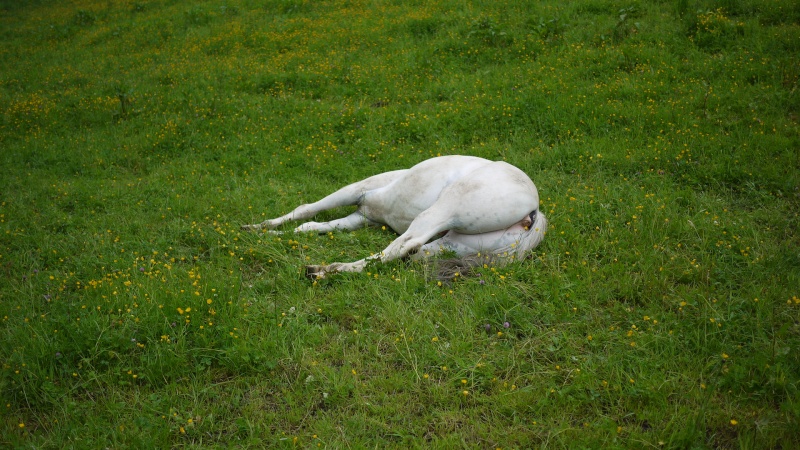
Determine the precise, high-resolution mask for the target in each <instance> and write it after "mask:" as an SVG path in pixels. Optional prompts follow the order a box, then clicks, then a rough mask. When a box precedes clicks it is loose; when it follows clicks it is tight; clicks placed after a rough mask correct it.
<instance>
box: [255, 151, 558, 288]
mask: <svg viewBox="0 0 800 450" xmlns="http://www.w3.org/2000/svg"><path fill="white" fill-rule="evenodd" d="M348 205H357V206H358V209H357V210H356V211H355V212H354V213H352V214H350V215H349V216H347V217H344V218H341V219H337V220H333V221H330V222H306V223H304V224H302V225H300V226H299V227H297V228H295V229H294V231H295V232H307V231H314V232H317V233H327V232H328V231H331V230H355V229H358V228H361V227H364V226H376V225H381V224H383V225H387V226H389V227H391V228H392V229H393V230H394V231H396V232H397V233H398V234H399V235H400V236H399V237H398V238H397V239H395V240H394V241H393V242H392V243H391V244H389V246H388V247H386V248H385V249H384V250H383V251H382V252H380V253H377V254H373V255H371V256H369V257H367V258H364V259H361V260H359V261H355V262H351V263H344V262H335V263H331V264H328V265H320V266H307V267H306V275H307V276H308V277H309V278H312V279H315V278H323V277H325V276H326V275H327V274H332V273H337V272H361V271H362V270H363V269H364V267H365V266H366V265H367V263H368V262H370V261H372V260H380V261H381V262H387V261H392V260H394V259H397V258H402V257H405V256H409V255H411V256H412V257H413V258H425V257H429V256H433V255H436V254H439V253H441V252H443V251H451V252H454V253H455V254H456V255H457V256H458V257H460V258H472V261H477V262H475V264H482V263H483V262H484V261H488V260H491V261H495V262H501V263H502V262H506V261H509V260H513V259H515V258H516V259H520V258H523V257H524V255H525V253H527V252H528V251H530V250H532V249H533V248H535V247H536V246H537V245H539V243H540V242H541V241H542V238H544V234H545V231H546V229H547V219H546V218H545V216H544V214H542V212H541V211H539V193H538V192H537V190H536V186H535V185H534V184H533V182H532V181H531V179H530V178H528V176H527V175H525V173H524V172H522V171H521V170H520V169H518V168H516V167H514V166H512V165H510V164H507V163H505V162H502V161H489V160H486V159H483V158H476V157H472V156H441V157H438V158H432V159H429V160H426V161H423V162H421V163H419V164H417V165H415V166H414V167H412V168H410V169H405V170H395V171H392V172H386V173H382V174H379V175H375V176H372V177H369V178H367V179H365V180H362V181H359V182H357V183H353V184H351V185H349V186H346V187H344V188H342V189H340V190H338V191H336V192H334V193H333V194H330V195H328V196H327V197H325V198H323V199H322V200H320V201H318V202H315V203H310V204H307V205H301V206H298V207H297V208H295V210H294V211H292V212H290V213H289V214H286V215H284V216H281V217H278V218H275V219H271V220H265V221H264V222H261V223H260V224H254V225H243V226H242V229H244V230H260V229H263V228H266V229H270V230H271V229H273V228H276V227H278V226H280V225H281V224H283V223H285V222H288V221H291V220H304V219H309V218H312V217H314V216H315V215H316V214H317V213H319V212H321V211H325V210H328V209H332V208H337V207H340V206H348ZM273 233H277V232H274V231H273ZM437 236H439V237H438V238H437V239H435V240H432V239H434V238H435V237H437Z"/></svg>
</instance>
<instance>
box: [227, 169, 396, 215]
mask: <svg viewBox="0 0 800 450" xmlns="http://www.w3.org/2000/svg"><path fill="white" fill-rule="evenodd" d="M403 172H405V170H396V171H393V172H386V173H382V174H379V175H375V176H372V177H369V178H367V179H366V180H361V181H359V182H357V183H353V184H351V185H348V186H345V187H343V188H342V189H339V190H338V191H336V192H334V193H333V194H330V195H328V196H326V197H325V198H323V199H322V200H319V201H317V202H314V203H309V204H306V205H300V206H298V207H297V208H295V209H294V210H293V211H292V212H290V213H289V214H286V215H283V216H280V217H277V218H275V219H268V220H265V221H263V222H261V223H259V224H254V225H242V229H243V230H260V229H262V228H267V229H273V228H276V227H278V226H280V225H282V224H283V223H285V222H289V221H292V220H303V219H310V218H312V217H314V216H315V215H317V214H318V213H320V212H322V211H327V210H329V209H333V208H338V207H340V206H349V205H357V204H359V202H360V201H361V198H362V197H363V196H364V193H366V192H367V191H371V190H373V189H378V188H380V187H383V186H386V185H387V184H389V183H391V182H392V181H394V180H395V179H397V178H398V177H399V176H401V175H402V173H403ZM348 223H349V222H348ZM356 228H358V227H356ZM346 229H351V228H346Z"/></svg>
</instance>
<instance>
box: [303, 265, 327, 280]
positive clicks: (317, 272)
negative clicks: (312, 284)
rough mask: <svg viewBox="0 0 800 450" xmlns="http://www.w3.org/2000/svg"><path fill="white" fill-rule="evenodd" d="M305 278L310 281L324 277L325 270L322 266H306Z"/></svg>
mask: <svg viewBox="0 0 800 450" xmlns="http://www.w3.org/2000/svg"><path fill="white" fill-rule="evenodd" d="M306 278H308V279H309V280H311V281H316V280H319V279H321V278H325V270H324V269H323V268H322V266H306Z"/></svg>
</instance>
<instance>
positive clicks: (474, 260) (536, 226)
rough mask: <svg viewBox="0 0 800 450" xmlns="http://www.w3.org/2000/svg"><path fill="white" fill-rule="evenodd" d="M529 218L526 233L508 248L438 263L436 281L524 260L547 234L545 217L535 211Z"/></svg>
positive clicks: (450, 279) (447, 279)
mask: <svg viewBox="0 0 800 450" xmlns="http://www.w3.org/2000/svg"><path fill="white" fill-rule="evenodd" d="M531 218H532V219H533V222H532V223H531V225H530V226H529V227H528V231H526V232H525V233H523V235H522V236H521V237H520V238H519V239H518V240H517V241H516V242H514V243H513V244H511V245H509V246H508V247H504V248H501V249H497V250H495V251H494V252H492V253H486V254H484V253H478V254H477V255H469V256H463V257H461V258H451V259H443V260H440V261H438V264H437V267H436V279H437V280H439V281H445V282H448V281H452V280H453V279H454V278H456V277H459V276H468V275H469V274H470V273H471V272H472V269H473V268H475V267H481V266H485V265H489V266H491V265H493V266H495V267H496V266H503V265H505V264H508V263H509V262H511V261H514V260H520V259H524V258H525V255H526V254H527V253H528V252H529V251H531V250H533V249H534V248H536V247H537V246H538V245H539V244H540V243H541V242H542V239H544V235H545V233H546V232H547V217H545V216H544V214H542V212H541V211H539V210H536V211H534V212H533V213H531Z"/></svg>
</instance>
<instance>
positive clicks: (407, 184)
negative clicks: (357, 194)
mask: <svg viewBox="0 0 800 450" xmlns="http://www.w3.org/2000/svg"><path fill="white" fill-rule="evenodd" d="M487 164H492V161H489V160H487V159H483V158H478V157H474V156H460V155H451V156H440V157H438V158H432V159H428V160H425V161H422V162H421V163H419V164H417V165H415V166H413V167H411V168H410V169H408V170H407V171H406V172H404V173H403V175H402V176H401V177H398V178H397V179H395V180H394V181H393V182H392V183H390V184H388V185H386V186H384V187H381V188H379V189H375V190H373V191H370V192H368V193H367V194H366V195H365V196H364V199H363V201H362V204H361V210H362V212H363V213H364V215H365V216H366V217H367V218H368V219H370V220H373V221H376V222H381V223H385V224H387V225H389V226H390V227H392V229H394V230H395V231H396V232H398V233H401V234H402V233H403V232H405V230H406V229H408V226H409V225H410V224H411V222H412V221H413V220H414V219H415V218H416V217H417V216H418V215H419V214H420V213H421V212H422V211H425V210H426V209H428V208H430V207H431V205H433V204H434V203H435V202H436V200H437V199H438V198H439V196H440V195H441V193H442V191H443V190H444V189H445V188H447V187H448V186H449V185H451V184H453V183H455V182H457V181H458V180H460V179H463V178H464V177H466V176H468V175H469V174H470V173H471V172H473V171H475V170H477V169H479V168H480V167H482V166H486V165H487Z"/></svg>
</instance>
